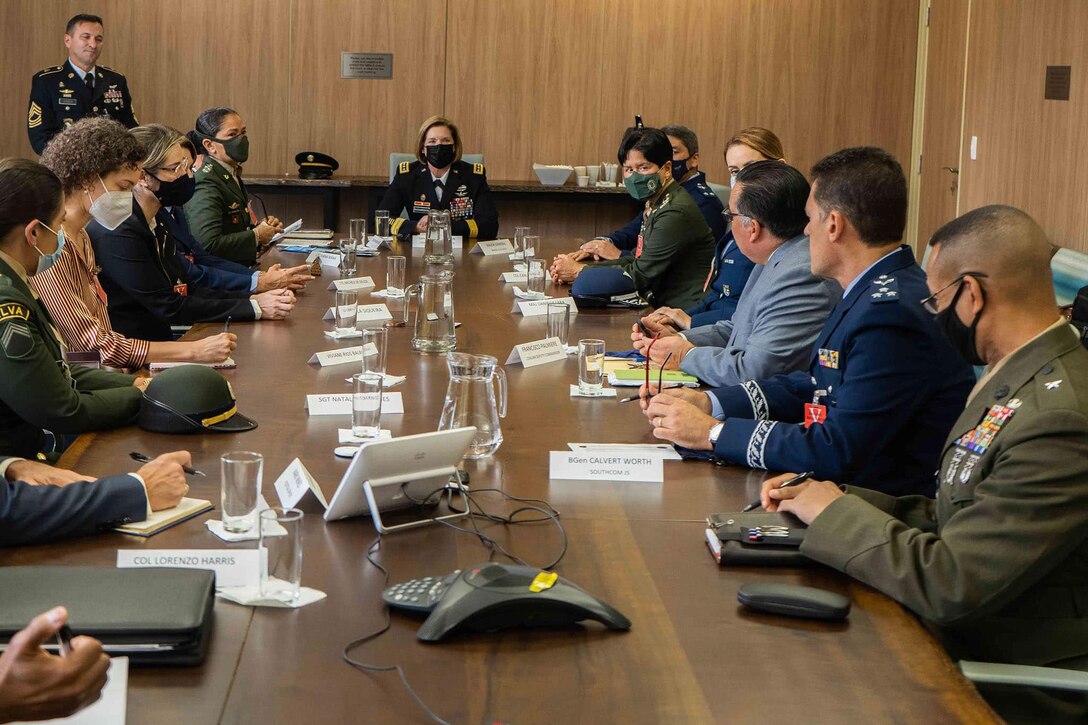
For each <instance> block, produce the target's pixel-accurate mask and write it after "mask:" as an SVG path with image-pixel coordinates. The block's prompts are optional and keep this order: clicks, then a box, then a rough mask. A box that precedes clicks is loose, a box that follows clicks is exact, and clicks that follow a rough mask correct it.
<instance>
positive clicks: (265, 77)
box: [0, 0, 917, 181]
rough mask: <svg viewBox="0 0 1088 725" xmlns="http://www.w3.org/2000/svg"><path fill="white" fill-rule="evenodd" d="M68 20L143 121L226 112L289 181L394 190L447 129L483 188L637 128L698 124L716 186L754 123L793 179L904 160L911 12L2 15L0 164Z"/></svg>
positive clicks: (488, 6) (109, 11)
mask: <svg viewBox="0 0 1088 725" xmlns="http://www.w3.org/2000/svg"><path fill="white" fill-rule="evenodd" d="M76 12H93V13H97V14H100V15H102V16H103V17H104V18H105V20H106V45H105V49H104V52H103V55H102V57H101V62H102V63H103V64H105V65H108V66H110V67H114V68H116V69H117V70H119V71H121V72H122V73H124V74H125V75H126V76H128V79H129V85H130V87H131V88H132V91H133V95H134V98H135V107H136V112H137V114H138V116H139V118H140V119H141V120H143V121H159V122H164V123H169V124H171V125H174V126H177V127H179V128H181V129H183V130H184V129H187V128H190V127H191V125H192V123H193V120H194V119H195V117H196V114H197V113H198V112H199V111H200V110H201V109H203V108H205V107H208V106H212V105H230V106H233V107H235V108H237V109H239V110H240V111H241V112H242V114H243V116H244V118H245V120H246V123H247V125H248V127H249V130H250V135H251V137H252V155H251V160H250V162H249V164H248V165H247V166H248V167H249V169H251V170H253V171H260V172H262V173H290V174H294V173H295V170H296V168H295V166H294V164H293V156H294V154H295V153H296V152H297V151H301V150H305V149H308V148H316V149H318V150H322V151H326V152H328V153H331V154H333V155H334V156H336V157H337V159H339V161H340V163H341V172H340V173H344V174H382V173H386V172H387V169H388V153H389V152H390V151H393V150H408V149H411V147H412V144H413V140H414V138H415V132H416V130H417V128H418V126H419V123H420V122H421V121H422V120H423V119H424V118H425V117H427V116H429V115H431V114H432V113H442V112H444V113H446V114H447V115H449V116H450V117H451V118H453V119H455V121H456V122H457V123H458V124H459V125H460V126H461V128H462V132H463V135H464V137H465V145H466V150H467V151H469V152H482V153H484V154H485V155H486V159H487V164H488V174H489V176H491V177H492V178H507V179H528V178H533V175H532V169H531V165H532V163H533V162H534V161H539V162H543V163H563V162H566V163H587V162H593V161H600V160H613V159H614V155H615V149H616V146H617V142H618V137H619V134H620V133H621V132H622V130H623V129H624V128H625V127H627V126H628V125H630V123H631V118H632V116H633V114H635V113H641V114H642V115H643V117H644V119H645V120H646V122H647V123H649V124H655V125H661V124H664V123H670V122H679V123H685V124H687V125H689V126H691V127H692V128H693V129H694V130H695V131H696V132H697V133H698V134H699V137H700V142H701V144H702V145H703V153H702V157H703V162H704V166H705V167H706V168H707V170H708V171H709V173H710V175H711V178H712V179H715V180H717V181H723V180H724V178H725V165H724V162H723V161H722V158H721V148H722V144H723V142H724V140H725V138H726V137H727V136H728V135H730V134H731V133H733V132H734V131H736V130H738V129H740V128H742V127H744V126H748V125H755V124H759V125H764V126H767V127H769V128H772V129H774V130H775V131H776V132H777V133H779V135H780V136H781V137H782V139H783V141H784V143H785V145H786V150H787V154H788V157H789V160H790V161H792V162H793V163H795V164H796V165H798V166H799V167H800V168H802V169H807V167H808V166H809V165H811V163H812V162H813V161H814V160H816V159H817V158H819V157H820V156H821V155H823V154H825V153H827V152H829V151H832V150H834V149H836V148H839V147H842V146H845V145H849V144H862V143H866V144H876V145H881V146H885V147H887V148H889V149H891V150H892V151H893V152H895V153H896V154H897V155H898V156H900V157H901V158H905V156H906V155H907V154H908V152H909V149H910V135H911V111H912V106H913V97H912V96H913V79H914V67H915V62H914V61H915V46H916V36H917V29H916V27H915V20H916V17H917V3H916V2H914V1H907V0H674V1H673V2H670V3H660V2H657V1H656V0H538V1H536V2H529V1H528V0H513V1H512V0H230V1H229V2H222V1H221V0H184V2H174V1H173V0H81V1H75V0H50V1H49V2H41V1H40V0H3V2H0V27H2V28H4V32H5V34H6V40H7V42H5V43H3V45H2V48H0V59H2V60H3V62H4V68H5V73H4V76H3V79H2V80H0V88H2V89H3V93H4V97H6V98H8V99H9V102H8V103H7V104H5V105H4V108H3V110H2V111H0V154H3V155H24V156H29V155H31V150H30V146H29V144H28V142H27V140H26V131H25V120H26V118H25V113H26V98H27V93H28V90H29V83H30V76H31V75H32V74H33V73H34V71H36V70H37V69H39V68H42V67H45V66H47V65H50V64H55V63H58V62H61V61H63V60H64V58H65V51H64V47H63V44H62V35H63V31H64V22H65V20H66V19H67V18H68V17H69V16H70V15H72V14H74V13H76ZM347 50H350V51H373V52H393V53H394V62H393V72H394V79H393V81H375V80H365V81H364V80H341V79H340V73H339V60H340V52H341V51H347Z"/></svg>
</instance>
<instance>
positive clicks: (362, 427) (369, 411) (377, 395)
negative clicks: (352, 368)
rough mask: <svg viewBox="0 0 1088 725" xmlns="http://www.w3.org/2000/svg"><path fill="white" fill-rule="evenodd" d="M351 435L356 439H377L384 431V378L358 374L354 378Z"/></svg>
mask: <svg viewBox="0 0 1088 725" xmlns="http://www.w3.org/2000/svg"><path fill="white" fill-rule="evenodd" d="M352 384H353V385H354V392H353V394H352V396H351V434H352V436H354V437H356V438H377V437H378V434H379V433H380V432H381V429H382V393H383V392H384V386H383V384H382V376H381V375H379V374H377V373H357V374H355V375H353V376H352Z"/></svg>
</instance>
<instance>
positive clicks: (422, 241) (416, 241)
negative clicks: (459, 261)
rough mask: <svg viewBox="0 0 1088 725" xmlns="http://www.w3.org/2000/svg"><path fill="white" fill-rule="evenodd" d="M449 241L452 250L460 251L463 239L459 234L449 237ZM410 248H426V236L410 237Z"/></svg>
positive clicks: (414, 235)
mask: <svg viewBox="0 0 1088 725" xmlns="http://www.w3.org/2000/svg"><path fill="white" fill-rule="evenodd" d="M450 241H451V242H452V244H451V246H452V247H453V248H454V249H460V248H461V243H462V241H463V239H462V238H461V235H460V234H454V235H453V236H452V237H450ZM412 246H413V247H419V248H423V247H426V246H427V236H426V235H424V234H413V235H412Z"/></svg>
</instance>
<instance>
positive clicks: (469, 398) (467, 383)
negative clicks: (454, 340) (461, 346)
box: [438, 352, 506, 459]
mask: <svg viewBox="0 0 1088 725" xmlns="http://www.w3.org/2000/svg"><path fill="white" fill-rule="evenodd" d="M446 362H447V364H448V365H449V369H450V386H449V388H447V389H446V402H445V404H444V405H443V406H442V418H441V420H439V422H438V430H450V429H453V428H463V427H465V426H469V425H474V426H476V437H475V438H473V439H472V443H470V444H469V446H468V451H466V452H465V458H471V459H475V458H484V457H486V456H490V455H491V454H492V453H494V452H495V451H497V450H498V449H499V446H500V445H502V428H500V427H499V419H500V418H505V417H506V371H504V370H503V369H502V367H501V366H500V365H499V361H498V360H496V359H495V358H493V357H491V356H490V355H470V354H468V353H465V352H451V353H448V354H447V355H446ZM496 388H497V389H498V397H497V399H496Z"/></svg>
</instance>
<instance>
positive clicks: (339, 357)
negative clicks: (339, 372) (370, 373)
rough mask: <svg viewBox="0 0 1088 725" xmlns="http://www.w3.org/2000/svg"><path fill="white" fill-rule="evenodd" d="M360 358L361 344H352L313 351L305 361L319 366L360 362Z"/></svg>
mask: <svg viewBox="0 0 1088 725" xmlns="http://www.w3.org/2000/svg"><path fill="white" fill-rule="evenodd" d="M362 360H363V346H362V345H353V346H352V347H342V348H340V349H339V350H325V351H324V352H315V353H314V354H313V355H311V356H310V359H309V360H307V361H306V362H308V363H317V364H318V365H320V366H321V367H327V366H329V365H343V364H345V363H351V362H358V363H361V362H362Z"/></svg>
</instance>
